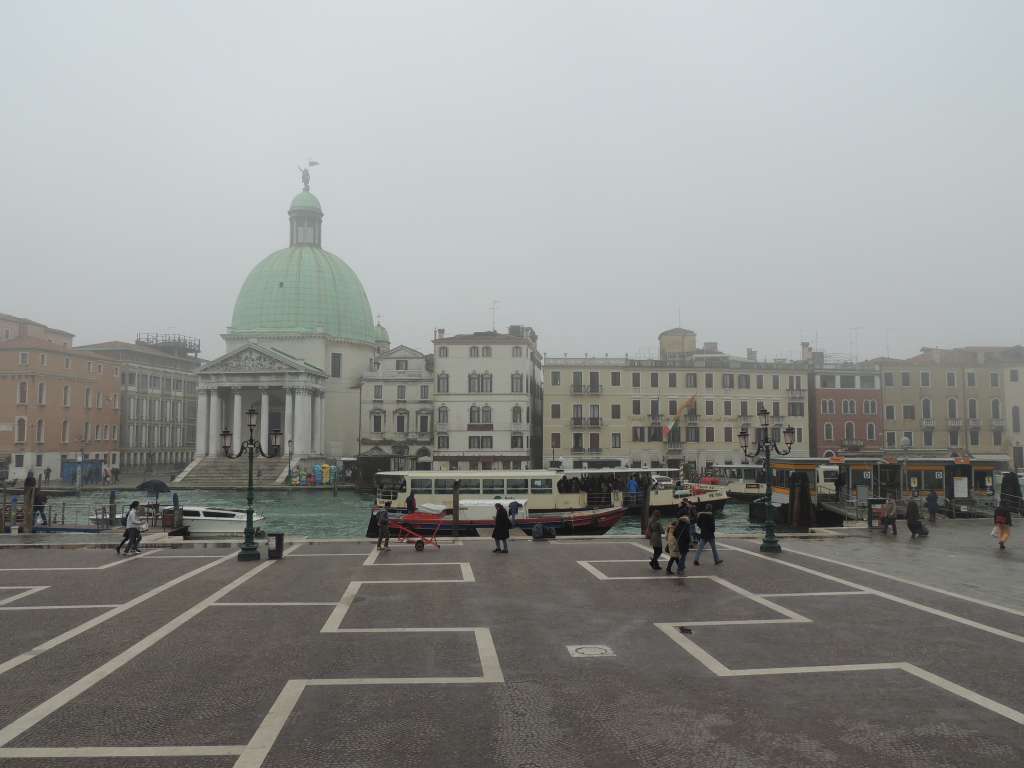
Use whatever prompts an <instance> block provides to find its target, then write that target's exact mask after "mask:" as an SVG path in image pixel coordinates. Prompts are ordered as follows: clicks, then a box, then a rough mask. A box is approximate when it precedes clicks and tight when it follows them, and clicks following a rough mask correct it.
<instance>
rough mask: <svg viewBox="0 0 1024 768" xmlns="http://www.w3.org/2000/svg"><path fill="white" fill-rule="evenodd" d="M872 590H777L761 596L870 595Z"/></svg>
mask: <svg viewBox="0 0 1024 768" xmlns="http://www.w3.org/2000/svg"><path fill="white" fill-rule="evenodd" d="M870 594H871V593H870V592H865V591H864V590H860V589H856V590H850V591H847V592H775V593H772V594H762V595H761V597H838V596H840V595H843V596H847V595H870Z"/></svg>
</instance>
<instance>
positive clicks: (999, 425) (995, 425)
mask: <svg viewBox="0 0 1024 768" xmlns="http://www.w3.org/2000/svg"><path fill="white" fill-rule="evenodd" d="M1005 426H1006V419H992V429H1003V428H1004V427H1005Z"/></svg>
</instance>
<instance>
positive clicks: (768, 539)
mask: <svg viewBox="0 0 1024 768" xmlns="http://www.w3.org/2000/svg"><path fill="white" fill-rule="evenodd" d="M757 415H758V416H759V417H760V418H761V427H762V428H763V435H762V436H761V437H758V438H757V441H756V444H755V445H754V450H753V451H750V452H748V451H747V447H748V445H749V442H750V433H749V432H747V428H746V427H744V428H743V429H742V430H740V434H739V438H740V446H741V447H742V448H743V455H744V456H746V457H747V458H748V459H756V458H758V457H763V463H764V482H765V490H766V501H767V504H768V508H767V509H766V510H765V515H764V538H763V539H762V540H761V551H762V552H775V553H778V552H781V551H782V546H781V545H780V544H779V540H778V539H777V538H775V508H774V507H773V506H772V451H775V453H777V454H779V456H785V455H786V454H788V453H789V452H790V451H792V450H793V438H794V436H795V435H796V430H795V429H793V427H792V426H788V427H786V428H785V429H784V430H782V436H783V438H784V442H785V445H786V448H785V450H783V449H782V448H779V444H778V443H777V442H775V440H773V439H772V436H771V432H769V431H768V417H769V414H768V410H767V409H766V408H762V409H761V410H759V411H758V412H757Z"/></svg>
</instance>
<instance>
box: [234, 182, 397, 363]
mask: <svg viewBox="0 0 1024 768" xmlns="http://www.w3.org/2000/svg"><path fill="white" fill-rule="evenodd" d="M288 214H289V219H290V220H291V246H289V247H288V248H284V249H282V250H280V251H276V252H274V253H272V254H270V255H269V256H267V258H265V259H264V260H263V261H261V262H260V263H259V264H257V265H256V266H255V267H254V268H253V270H252V271H251V272H250V273H249V276H248V277H247V278H246V279H245V283H244V284H243V285H242V290H241V291H240V292H239V294H238V299H237V300H236V301H235V311H234V314H233V315H232V317H231V327H230V329H229V331H230V332H231V333H241V334H253V335H260V334H264V333H266V334H275V333H325V334H327V335H328V336H333V337H334V338H338V339H346V340H348V341H354V342H357V343H361V344H368V345H370V346H373V345H374V344H375V343H376V341H377V329H376V328H375V326H374V322H373V314H372V313H371V312H370V302H369V301H368V300H367V298H366V291H364V290H363V285H362V283H360V282H359V278H358V277H357V276H356V273H355V272H353V271H352V268H351V267H349V266H348V264H346V263H345V262H344V261H342V260H341V259H339V258H338V257H337V256H335V255H334V254H333V253H329V252H328V251H325V250H324V249H323V248H321V247H320V221H321V219H322V218H323V212H322V211H321V209H320V202H319V201H318V200H317V199H316V197H314V196H313V195H312V194H310V193H309V192H300V193H299V194H298V195H296V196H295V199H294V200H292V204H291V208H289V211H288Z"/></svg>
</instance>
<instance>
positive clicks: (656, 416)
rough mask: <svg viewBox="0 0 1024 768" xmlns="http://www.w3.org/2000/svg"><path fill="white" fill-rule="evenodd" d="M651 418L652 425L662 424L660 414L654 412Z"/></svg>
mask: <svg viewBox="0 0 1024 768" xmlns="http://www.w3.org/2000/svg"><path fill="white" fill-rule="evenodd" d="M649 418H650V420H651V426H652V427H657V426H660V424H661V415H660V414H656V413H652V414H650V415H649Z"/></svg>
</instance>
